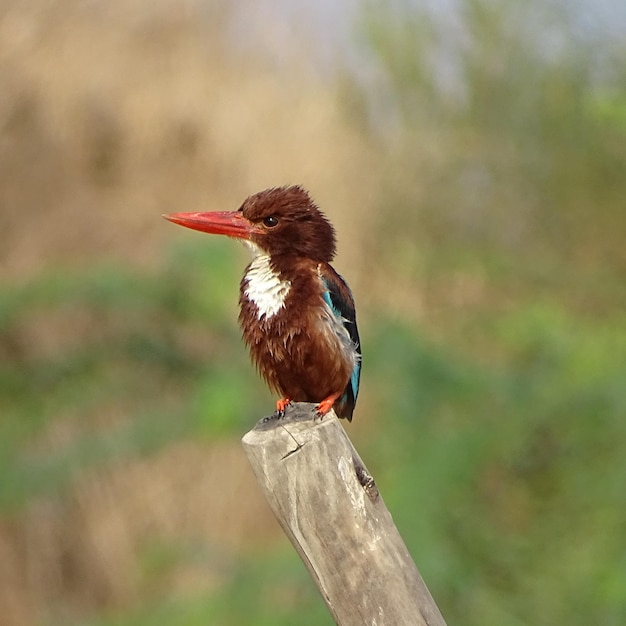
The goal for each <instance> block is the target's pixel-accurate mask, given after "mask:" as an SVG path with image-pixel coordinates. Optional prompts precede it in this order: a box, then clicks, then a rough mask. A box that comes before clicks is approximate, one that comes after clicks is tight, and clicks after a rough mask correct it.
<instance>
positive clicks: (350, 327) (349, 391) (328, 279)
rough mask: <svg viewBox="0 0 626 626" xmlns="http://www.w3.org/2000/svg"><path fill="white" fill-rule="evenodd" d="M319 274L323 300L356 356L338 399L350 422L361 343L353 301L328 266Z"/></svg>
mask: <svg viewBox="0 0 626 626" xmlns="http://www.w3.org/2000/svg"><path fill="white" fill-rule="evenodd" d="M319 272H320V276H321V278H322V282H323V283H324V287H325V288H326V291H325V292H324V294H323V295H324V300H325V302H326V304H328V306H329V307H330V309H331V310H332V312H333V314H334V315H335V317H337V319H339V320H340V321H341V323H342V324H343V326H344V328H345V329H346V330H347V331H348V335H349V336H350V339H351V341H352V346H353V348H354V351H355V353H356V356H357V358H356V361H355V365H354V369H353V370H352V375H351V376H350V382H349V383H348V386H347V387H346V390H345V392H344V393H343V395H342V397H341V399H340V404H341V405H342V406H344V407H345V412H346V413H347V414H346V415H345V417H347V418H348V419H349V420H350V419H352V412H353V411H354V405H355V403H356V398H357V395H358V393H359V381H360V378H361V341H360V339H359V331H358V328H357V325H356V311H355V307H354V299H353V298H352V292H351V291H350V288H349V287H348V285H347V284H346V282H345V281H344V279H343V278H342V277H341V276H340V275H339V274H337V272H335V270H334V269H333V268H332V267H331V266H330V265H327V264H322V265H321V266H320V268H319Z"/></svg>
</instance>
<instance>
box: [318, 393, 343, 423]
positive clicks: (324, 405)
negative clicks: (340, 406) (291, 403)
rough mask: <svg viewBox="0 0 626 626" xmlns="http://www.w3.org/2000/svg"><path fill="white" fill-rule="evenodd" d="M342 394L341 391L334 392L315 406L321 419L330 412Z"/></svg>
mask: <svg viewBox="0 0 626 626" xmlns="http://www.w3.org/2000/svg"><path fill="white" fill-rule="evenodd" d="M340 395H341V392H339V393H334V394H332V395H331V396H328V398H324V399H323V400H322V401H321V402H320V403H319V404H318V405H317V406H316V407H315V412H316V413H317V415H318V417H319V418H320V419H321V418H322V417H324V415H326V413H328V412H329V411H330V410H331V409H332V408H333V405H334V404H335V402H336V401H337V398H338V397H339V396H340Z"/></svg>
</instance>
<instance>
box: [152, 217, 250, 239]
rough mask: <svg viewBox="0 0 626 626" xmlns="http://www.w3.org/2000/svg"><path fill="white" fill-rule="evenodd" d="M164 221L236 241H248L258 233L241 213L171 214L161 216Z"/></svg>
mask: <svg viewBox="0 0 626 626" xmlns="http://www.w3.org/2000/svg"><path fill="white" fill-rule="evenodd" d="M163 217H164V218H165V219H166V220H169V221H170V222H174V224H180V225H181V226H185V227H186V228H191V229H193V230H199V231H201V232H203V233H211V234H213V235H227V236H228V237H237V238H238V239H250V237H251V236H252V235H253V234H255V233H258V232H259V231H260V229H259V228H257V227H255V226H254V224H252V222H250V221H248V220H247V219H246V218H245V217H244V216H243V215H242V214H241V211H212V212H209V213H172V214H171V215H164V216H163Z"/></svg>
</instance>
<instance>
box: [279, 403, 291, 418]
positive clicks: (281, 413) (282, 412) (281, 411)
mask: <svg viewBox="0 0 626 626" xmlns="http://www.w3.org/2000/svg"><path fill="white" fill-rule="evenodd" d="M290 404H291V399H290V398H280V400H276V413H277V414H278V417H280V418H281V419H282V418H283V417H285V410H286V409H287V407H288V406H289V405H290Z"/></svg>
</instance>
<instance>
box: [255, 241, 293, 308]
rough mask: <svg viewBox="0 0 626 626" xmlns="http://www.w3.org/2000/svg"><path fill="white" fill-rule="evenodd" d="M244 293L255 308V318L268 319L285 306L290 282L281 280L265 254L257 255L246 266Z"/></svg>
mask: <svg viewBox="0 0 626 626" xmlns="http://www.w3.org/2000/svg"><path fill="white" fill-rule="evenodd" d="M245 283H246V287H245V289H244V292H245V294H246V296H248V298H250V300H252V302H254V304H256V307H257V317H258V318H259V319H261V318H263V317H265V319H269V318H270V317H272V316H273V315H276V313H278V311H280V309H282V308H283V307H284V306H285V299H286V298H287V295H288V294H289V291H290V289H291V281H289V280H281V278H280V276H279V275H278V274H277V273H276V271H275V270H274V269H273V268H272V266H271V264H270V257H269V256H268V255H267V254H263V253H261V254H257V256H255V258H254V260H253V261H252V263H250V265H249V266H248V271H247V272H246V276H245Z"/></svg>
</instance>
